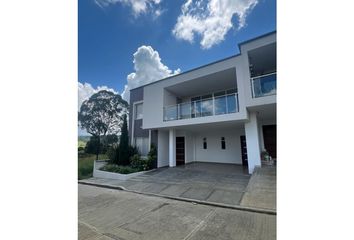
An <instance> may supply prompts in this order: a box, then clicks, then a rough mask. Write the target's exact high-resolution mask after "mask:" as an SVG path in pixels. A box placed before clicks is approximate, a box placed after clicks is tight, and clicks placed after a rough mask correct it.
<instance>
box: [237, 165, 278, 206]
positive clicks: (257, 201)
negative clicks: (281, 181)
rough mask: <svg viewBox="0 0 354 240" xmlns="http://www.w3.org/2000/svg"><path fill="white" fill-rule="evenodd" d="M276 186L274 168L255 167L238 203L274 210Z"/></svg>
mask: <svg viewBox="0 0 354 240" xmlns="http://www.w3.org/2000/svg"><path fill="white" fill-rule="evenodd" d="M276 188H277V182H276V168H274V167H268V168H259V167H257V168H256V169H255V171H254V172H253V174H252V177H251V179H250V181H249V183H248V186H247V188H246V191H245V193H244V195H243V197H242V200H241V204H240V205H241V206H245V207H256V208H264V209H271V210H274V211H276V200H277V196H276Z"/></svg>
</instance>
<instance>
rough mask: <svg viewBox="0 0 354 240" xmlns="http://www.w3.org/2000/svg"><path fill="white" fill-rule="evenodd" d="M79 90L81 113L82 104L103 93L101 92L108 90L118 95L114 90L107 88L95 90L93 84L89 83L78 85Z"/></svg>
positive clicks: (101, 87)
mask: <svg viewBox="0 0 354 240" xmlns="http://www.w3.org/2000/svg"><path fill="white" fill-rule="evenodd" d="M78 84H79V86H78V89H79V99H78V100H79V101H78V108H77V109H78V111H80V107H81V104H82V103H83V102H84V101H85V100H86V99H89V98H90V97H91V96H92V95H93V94H95V93H97V92H99V91H101V90H107V91H111V92H113V93H115V94H118V92H116V91H115V90H114V89H113V88H109V87H107V86H98V87H97V88H93V87H92V85H91V84H89V83H84V84H82V83H81V82H79V83H78Z"/></svg>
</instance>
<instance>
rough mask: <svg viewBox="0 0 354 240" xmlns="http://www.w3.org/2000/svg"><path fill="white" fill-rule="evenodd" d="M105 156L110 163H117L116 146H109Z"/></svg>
mask: <svg viewBox="0 0 354 240" xmlns="http://www.w3.org/2000/svg"><path fill="white" fill-rule="evenodd" d="M107 157H108V159H109V162H110V163H116V164H117V163H118V147H117V146H111V147H109V148H108V150H107Z"/></svg>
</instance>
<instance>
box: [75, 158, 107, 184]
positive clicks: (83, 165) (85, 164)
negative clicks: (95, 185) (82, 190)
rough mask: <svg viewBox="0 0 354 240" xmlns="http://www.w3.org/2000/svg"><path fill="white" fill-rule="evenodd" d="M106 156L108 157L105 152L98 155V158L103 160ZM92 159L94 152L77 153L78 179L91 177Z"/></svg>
mask: <svg viewBox="0 0 354 240" xmlns="http://www.w3.org/2000/svg"><path fill="white" fill-rule="evenodd" d="M107 158H108V157H107V155H105V154H100V155H98V159H99V160H104V159H107ZM94 160H96V155H94V154H83V155H81V154H79V162H78V170H79V172H78V177H79V180H80V179H86V178H90V177H92V172H93V162H94Z"/></svg>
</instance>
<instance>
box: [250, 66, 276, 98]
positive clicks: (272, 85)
mask: <svg viewBox="0 0 354 240" xmlns="http://www.w3.org/2000/svg"><path fill="white" fill-rule="evenodd" d="M251 88H252V89H251V90H252V97H253V98H258V97H265V96H270V95H275V94H276V93H277V73H276V72H274V73H269V74H265V75H261V76H257V77H253V78H251Z"/></svg>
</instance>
